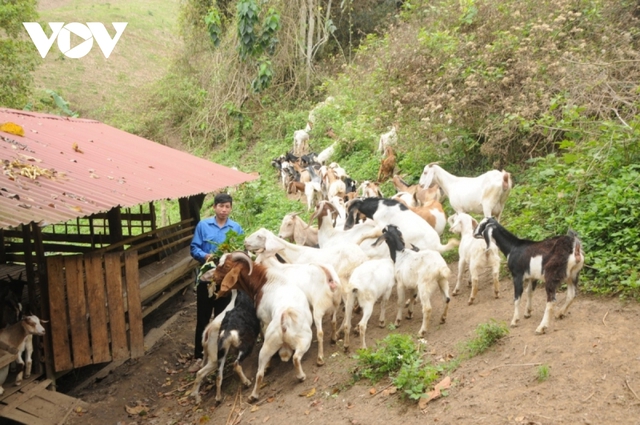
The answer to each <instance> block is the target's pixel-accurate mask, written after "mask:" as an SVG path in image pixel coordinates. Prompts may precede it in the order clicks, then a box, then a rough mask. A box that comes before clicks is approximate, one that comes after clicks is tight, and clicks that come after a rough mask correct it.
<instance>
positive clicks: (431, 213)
mask: <svg viewBox="0 0 640 425" xmlns="http://www.w3.org/2000/svg"><path fill="white" fill-rule="evenodd" d="M396 195H397V194H396ZM391 199H396V200H397V201H398V202H400V203H402V204H404V205H405V206H406V207H407V208H409V209H410V210H411V211H413V212H414V213H416V214H417V215H418V216H420V218H422V219H423V220H424V221H426V222H427V223H429V226H431V227H433V229H434V230H435V231H436V233H438V236H442V234H443V233H444V228H445V226H446V224H447V216H446V214H445V213H444V209H443V208H442V204H441V203H440V202H438V201H436V200H435V199H434V200H432V201H429V202H428V203H426V204H424V205H416V206H411V205H408V204H407V202H406V201H405V199H404V198H402V197H400V198H396V197H392V198H391Z"/></svg>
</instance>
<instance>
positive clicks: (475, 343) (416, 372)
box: [353, 321, 548, 400]
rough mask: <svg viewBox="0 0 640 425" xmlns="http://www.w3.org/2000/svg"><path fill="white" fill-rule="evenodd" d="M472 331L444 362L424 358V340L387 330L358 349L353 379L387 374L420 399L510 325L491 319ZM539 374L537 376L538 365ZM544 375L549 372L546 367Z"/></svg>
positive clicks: (495, 341)
mask: <svg viewBox="0 0 640 425" xmlns="http://www.w3.org/2000/svg"><path fill="white" fill-rule="evenodd" d="M475 333H476V335H475V336H474V337H473V338H471V339H469V340H468V341H466V342H464V343H463V344H462V346H461V348H462V349H461V354H460V355H458V356H457V357H454V358H452V359H450V360H448V361H447V362H444V363H437V362H436V363H431V362H429V361H428V360H427V359H426V358H425V355H424V346H425V344H424V340H420V341H419V342H418V343H415V342H414V341H413V338H412V337H411V336H409V335H406V334H390V335H388V336H387V337H386V338H384V339H383V340H382V341H379V342H378V343H377V344H376V348H375V349H373V348H367V349H361V350H358V354H357V355H356V359H357V362H358V364H357V366H356V368H355V369H354V370H353V382H355V381H358V380H360V379H363V378H366V379H369V380H371V381H373V382H377V381H379V380H381V379H383V378H385V377H389V378H391V381H392V383H393V385H395V386H396V387H397V388H398V389H399V390H401V391H402V394H403V396H405V397H408V398H409V399H412V400H419V399H420V398H421V397H422V396H423V394H424V393H425V391H427V390H429V389H430V388H431V387H432V386H433V385H434V384H435V383H436V382H438V381H439V380H440V379H442V377H444V376H446V375H448V374H450V373H452V372H453V371H454V370H456V369H457V368H458V367H459V366H460V364H461V363H462V361H463V360H468V359H470V358H472V357H475V356H477V355H480V354H482V353H484V352H485V351H487V350H488V349H489V348H490V347H492V346H493V345H495V344H496V343H497V342H498V341H499V340H500V339H501V338H503V337H505V336H506V335H507V334H508V333H509V329H508V328H507V326H506V324H504V323H497V322H495V321H491V322H488V323H481V324H480V325H478V327H477V328H476V332H475ZM538 374H539V376H540V374H541V372H540V369H539V371H538ZM545 376H548V368H547V369H546V375H545ZM539 379H540V378H539ZM544 379H546V377H545V378H544Z"/></svg>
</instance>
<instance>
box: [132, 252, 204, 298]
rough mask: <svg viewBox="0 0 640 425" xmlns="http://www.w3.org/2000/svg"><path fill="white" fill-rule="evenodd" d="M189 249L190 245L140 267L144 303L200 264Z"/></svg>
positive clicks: (141, 295)
mask: <svg viewBox="0 0 640 425" xmlns="http://www.w3.org/2000/svg"><path fill="white" fill-rule="evenodd" d="M189 250H190V248H189V247H185V248H183V249H181V250H180V251H178V252H176V253H175V254H171V255H170V256H168V257H166V258H165V259H163V260H162V261H160V262H157V263H153V264H150V265H148V266H145V267H144V268H142V269H140V299H141V300H142V302H143V303H146V302H147V301H149V300H150V299H151V298H153V297H154V296H156V295H157V294H159V293H160V292H162V291H164V290H165V289H166V288H167V287H168V286H170V285H171V284H172V283H173V282H175V281H176V280H177V279H178V278H180V277H181V276H183V275H184V274H186V273H188V272H189V271H191V270H193V269H194V268H195V267H196V266H197V265H198V262H197V261H196V260H194V259H193V258H191V255H190V254H189ZM158 270H160V271H159V272H158Z"/></svg>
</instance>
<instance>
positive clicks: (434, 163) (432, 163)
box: [427, 161, 440, 167]
mask: <svg viewBox="0 0 640 425" xmlns="http://www.w3.org/2000/svg"><path fill="white" fill-rule="evenodd" d="M432 165H440V161H436V162H430V163H429V164H427V167H430V166H432Z"/></svg>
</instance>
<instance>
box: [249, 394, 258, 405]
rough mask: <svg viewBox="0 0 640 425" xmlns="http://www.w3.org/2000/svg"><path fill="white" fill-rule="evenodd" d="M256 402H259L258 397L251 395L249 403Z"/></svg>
mask: <svg viewBox="0 0 640 425" xmlns="http://www.w3.org/2000/svg"><path fill="white" fill-rule="evenodd" d="M258 400H259V398H258V396H255V395H253V394H251V395H250V396H249V403H255V402H256V401H258Z"/></svg>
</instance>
